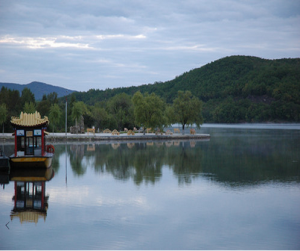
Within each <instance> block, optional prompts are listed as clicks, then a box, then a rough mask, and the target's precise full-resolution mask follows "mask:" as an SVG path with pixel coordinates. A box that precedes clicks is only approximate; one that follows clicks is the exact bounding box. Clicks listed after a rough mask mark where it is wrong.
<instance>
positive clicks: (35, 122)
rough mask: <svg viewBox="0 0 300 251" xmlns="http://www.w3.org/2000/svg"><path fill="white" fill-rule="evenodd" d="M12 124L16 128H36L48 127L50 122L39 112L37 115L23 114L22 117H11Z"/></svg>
mask: <svg viewBox="0 0 300 251" xmlns="http://www.w3.org/2000/svg"><path fill="white" fill-rule="evenodd" d="M10 123H11V124H12V125H15V126H24V127H35V126H42V125H48V124H49V120H48V117H47V116H44V118H41V115H40V113H39V112H37V111H36V112H35V113H23V112H21V114H20V117H11V120H10Z"/></svg>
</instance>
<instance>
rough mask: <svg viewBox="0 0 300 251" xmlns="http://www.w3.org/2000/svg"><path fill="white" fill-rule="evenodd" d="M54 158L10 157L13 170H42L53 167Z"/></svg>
mask: <svg viewBox="0 0 300 251" xmlns="http://www.w3.org/2000/svg"><path fill="white" fill-rule="evenodd" d="M51 164H52V156H31V157H29V156H28V157H24V156H23V157H10V166H11V167H12V168H24V167H30V168H42V169H47V168H49V167H51Z"/></svg>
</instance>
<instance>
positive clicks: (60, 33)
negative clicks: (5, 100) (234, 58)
mask: <svg viewBox="0 0 300 251" xmlns="http://www.w3.org/2000/svg"><path fill="white" fill-rule="evenodd" d="M299 23H300V2H299V1H297V0H296V1H294V0H291V1H283V0H274V1H271V0H266V1H259V0H253V1H235V0H225V1H224V0H223V1H206V0H186V1H171V2H170V1H163V2H161V1H158V0H154V1H137V0H129V1H126V4H125V3H124V2H123V1H119V0H115V1H108V2H102V1H88V2H87V1H83V0H74V1H72V2H62V1H55V2H53V1H51V2H50V1H49V2H48V1H37V0H33V1H32V0H31V1H29V0H27V1H20V0H17V1H3V0H2V1H1V0H0V51H1V61H0V69H1V70H2V74H1V79H0V81H1V82H4V81H6V82H20V83H24V84H25V83H29V82H31V81H33V80H39V81H42V82H46V83H49V84H54V85H59V86H63V87H66V88H70V89H77V90H80V91H87V90H88V89H90V88H101V89H106V88H108V87H109V88H113V87H122V86H131V85H141V84H145V83H154V82H155V81H166V80H170V79H172V78H174V77H175V76H177V75H180V74H181V73H183V72H185V71H188V70H190V69H193V68H196V67H200V66H202V65H204V64H206V63H209V62H211V61H214V60H217V59H219V58H222V57H225V56H230V55H237V54H238V55H252V56H259V57H263V58H270V59H274V58H282V57H299V55H300V52H299V50H300V43H299V40H300V31H299V29H298V25H299ZM25 62H26V63H25ZM33 77H38V78H39V79H33ZM99 83H100V84H99ZM99 86H100V87H99Z"/></svg>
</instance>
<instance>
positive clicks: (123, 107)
mask: <svg viewBox="0 0 300 251" xmlns="http://www.w3.org/2000/svg"><path fill="white" fill-rule="evenodd" d="M107 108H108V111H109V113H110V114H111V115H112V117H113V120H115V122H116V125H117V127H118V130H122V128H124V127H133V105H132V101H131V98H130V96H129V95H127V94H125V93H120V94H117V95H116V96H114V97H112V98H111V99H110V100H109V101H108V102H107Z"/></svg>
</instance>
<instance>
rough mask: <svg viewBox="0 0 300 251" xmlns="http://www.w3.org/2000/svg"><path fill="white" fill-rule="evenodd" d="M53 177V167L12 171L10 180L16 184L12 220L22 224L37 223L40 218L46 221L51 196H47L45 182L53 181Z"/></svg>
mask: <svg viewBox="0 0 300 251" xmlns="http://www.w3.org/2000/svg"><path fill="white" fill-rule="evenodd" d="M53 176H54V171H53V169H52V167H50V168H48V169H46V170H37V169H22V170H13V169H12V170H11V174H10V180H12V181H14V183H15V184H14V185H15V194H14V196H13V198H12V200H13V201H14V208H13V210H12V211H11V215H10V217H11V220H13V219H14V218H19V220H20V222H21V223H23V222H35V223H37V222H38V220H39V219H40V218H43V219H44V220H46V216H47V209H48V199H49V196H46V195H45V194H46V184H45V182H46V181H49V180H51V179H52V178H53Z"/></svg>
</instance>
